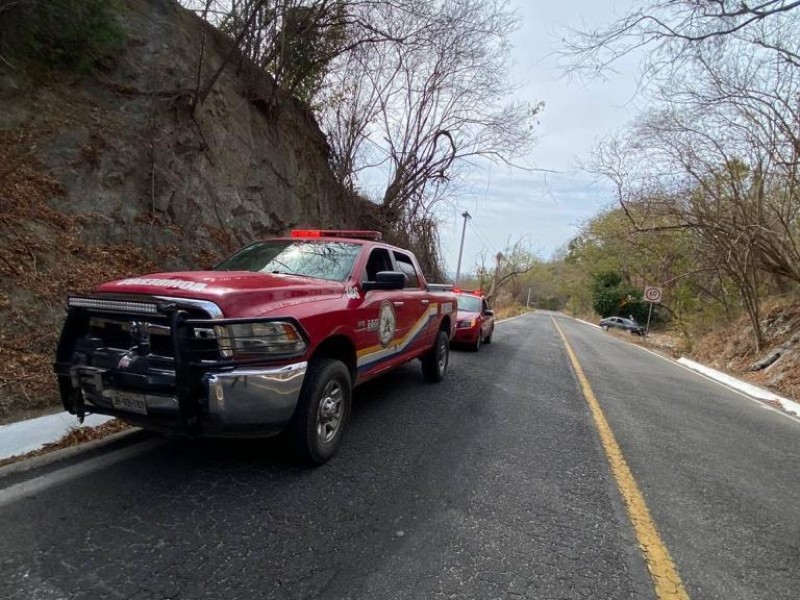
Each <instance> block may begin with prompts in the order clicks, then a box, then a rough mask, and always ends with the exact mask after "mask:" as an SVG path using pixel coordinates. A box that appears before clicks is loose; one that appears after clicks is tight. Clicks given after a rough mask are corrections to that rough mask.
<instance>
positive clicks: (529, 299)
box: [525, 288, 531, 308]
mask: <svg viewBox="0 0 800 600" xmlns="http://www.w3.org/2000/svg"><path fill="white" fill-rule="evenodd" d="M530 307H531V288H528V300H527V302H525V308H530Z"/></svg>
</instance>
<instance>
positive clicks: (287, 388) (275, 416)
mask: <svg viewBox="0 0 800 600" xmlns="http://www.w3.org/2000/svg"><path fill="white" fill-rule="evenodd" d="M307 368H308V363H307V362H305V361H303V362H298V363H293V364H289V365H285V366H282V367H272V368H257V369H254V368H249V369H234V370H233V371H227V372H219V373H207V374H205V375H203V377H202V389H203V390H204V395H205V398H198V401H200V402H201V404H205V405H206V406H204V407H203V408H202V409H201V410H200V423H199V425H200V427H199V428H198V429H197V430H196V431H193V434H197V435H201V436H212V437H256V436H268V435H272V434H275V433H278V432H280V431H281V430H283V429H284V428H285V427H286V425H287V424H288V423H289V421H290V420H291V418H292V415H293V414H294V410H295V407H296V406H297V400H298V398H299V396H300V390H301V388H302V386H303V380H304V379H305V374H306V370H307ZM76 369H77V371H73V373H74V374H73V379H74V380H75V382H76V388H77V389H80V390H81V393H82V394H83V399H84V401H85V403H86V410H87V412H96V413H100V414H108V415H113V416H116V417H118V418H120V419H123V420H125V421H128V422H130V423H133V424H135V425H138V426H140V427H144V428H147V429H156V430H159V431H181V430H182V426H181V420H180V404H179V402H178V398H177V397H176V396H174V395H169V394H163V393H158V394H156V393H148V392H146V391H133V390H117V389H114V388H111V387H105V386H104V385H103V383H102V379H103V377H102V370H101V369H93V368H92V367H77V368H76Z"/></svg>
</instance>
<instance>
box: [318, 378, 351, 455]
mask: <svg viewBox="0 0 800 600" xmlns="http://www.w3.org/2000/svg"><path fill="white" fill-rule="evenodd" d="M343 411H344V392H343V391H342V386H340V385H339V384H338V383H337V382H336V381H329V382H328V383H327V385H326V386H325V389H324V390H323V391H322V398H321V399H320V401H319V407H318V408H317V439H318V440H319V441H320V442H322V443H323V444H327V443H329V442H330V441H331V440H332V439H333V438H335V437H336V434H337V433H338V432H339V428H340V427H341V425H342V416H343Z"/></svg>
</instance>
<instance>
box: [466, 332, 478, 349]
mask: <svg viewBox="0 0 800 600" xmlns="http://www.w3.org/2000/svg"><path fill="white" fill-rule="evenodd" d="M469 349H470V350H472V351H473V352H477V351H478V350H480V349H481V332H480V331H479V332H478V336H477V337H476V338H475V342H473V344H472V345H471V346H470V347H469Z"/></svg>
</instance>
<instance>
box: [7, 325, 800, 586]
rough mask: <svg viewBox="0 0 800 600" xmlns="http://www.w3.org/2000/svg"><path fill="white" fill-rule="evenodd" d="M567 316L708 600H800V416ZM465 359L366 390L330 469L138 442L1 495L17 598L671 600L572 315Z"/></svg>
mask: <svg viewBox="0 0 800 600" xmlns="http://www.w3.org/2000/svg"><path fill="white" fill-rule="evenodd" d="M555 321H557V322H558V324H559V326H560V327H561V329H562V330H563V332H564V334H565V335H566V337H567V339H568V341H569V344H570V345H571V346H572V348H573V349H574V351H575V353H576V355H577V357H578V360H579V362H580V363H581V365H582V368H583V371H584V372H585V374H586V376H587V378H588V380H589V383H590V385H591V387H592V389H593V390H594V394H595V395H596V397H597V400H598V402H599V405H600V407H601V408H602V411H603V412H604V414H605V417H606V418H607V420H608V424H609V426H610V429H611V430H612V431H613V434H614V436H615V437H616V440H617V442H618V443H619V447H620V448H621V450H622V452H623V454H624V457H625V459H626V460H627V463H628V465H629V466H630V470H631V473H632V475H633V478H634V479H635V481H636V483H638V486H639V488H640V489H641V491H642V494H643V497H644V500H645V502H646V503H647V506H648V508H649V511H650V514H651V515H652V519H653V521H654V523H655V525H656V527H657V528H658V530H659V531H660V533H661V537H662V539H663V543H664V545H665V546H666V548H667V549H668V551H669V553H670V554H671V556H672V558H673V560H674V563H675V566H676V568H677V570H678V572H679V573H680V576H681V577H682V579H683V583H684V585H685V589H686V592H687V595H688V597H690V598H692V599H712V598H719V599H723V598H724V599H725V600H738V599H742V600H744V599H747V600H753V599H759V598H764V599H770V600H772V599H780V598H787V599H792V600H795V599H796V598H798V597H800V525H798V522H800V510H799V509H800V476H799V475H798V468H799V465H800V421H798V420H795V419H791V418H789V417H786V416H784V415H782V414H779V413H777V412H776V411H774V410H771V409H768V408H765V407H764V406H763V405H761V404H758V403H755V402H753V401H751V400H749V399H746V398H744V397H742V396H740V395H738V394H737V393H735V392H732V391H729V390H727V389H726V388H723V387H721V386H719V385H717V384H715V383H713V382H710V381H709V380H707V379H705V378H703V377H702V376H699V375H697V374H694V373H692V372H689V371H687V370H685V369H683V368H682V367H680V366H678V365H675V364H673V363H671V362H669V361H667V360H664V359H662V358H659V357H657V356H654V355H651V354H649V353H647V352H645V351H643V350H641V349H639V348H635V347H632V346H630V345H628V344H626V343H625V342H624V341H622V340H619V339H617V338H615V337H613V336H611V335H608V334H605V333H603V332H602V331H600V330H597V329H594V328H592V327H589V326H587V325H585V324H581V323H576V322H574V321H571V320H569V319H567V318H564V317H556V318H555ZM451 356H452V361H451V370H450V373H449V375H448V377H447V379H446V380H445V381H444V382H442V383H441V384H438V385H431V384H425V383H423V382H422V378H421V376H420V370H419V366H418V363H416V362H415V363H412V364H410V365H408V366H407V367H404V368H402V369H400V370H399V371H397V372H394V373H392V374H389V375H387V376H385V377H383V378H381V379H379V380H377V381H375V382H372V383H370V384H368V385H366V386H364V387H362V388H360V389H359V390H358V391H357V393H356V402H355V406H354V411H353V417H352V421H351V427H350V430H349V432H348V435H347V438H346V440H345V444H344V446H343V448H342V450H341V451H340V453H339V454H338V455H337V457H335V458H334V459H333V460H332V461H331V462H329V463H328V464H326V465H324V466H322V467H320V468H317V469H302V468H299V467H297V466H294V465H293V464H292V463H291V461H290V460H289V459H288V458H287V457H286V456H285V455H284V454H283V450H282V447H281V446H280V444H277V443H275V442H267V443H264V442H235V441H226V442H221V441H202V442H189V441H182V440H175V439H172V440H162V439H160V438H157V437H148V436H144V435H141V436H139V437H138V438H136V439H134V440H133V441H129V442H128V443H127V445H126V446H125V447H111V448H108V449H106V450H104V451H103V452H102V453H100V454H99V455H98V454H93V455H89V456H83V457H81V458H79V459H76V460H74V461H72V462H70V463H67V464H65V465H64V464H62V465H58V466H53V467H50V468H49V469H47V470H45V471H39V472H34V473H29V474H25V475H17V476H12V477H7V478H5V479H3V480H0V539H1V540H2V543H1V544H0V574H2V577H0V598H7V599H17V598H18V599H25V600H35V599H51V598H53V599H55V598H126V599H150V598H159V599H161V598H189V599H194V598H215V599H217V598H224V599H234V598H296V599H300V598H304V599H316V598H319V599H338V598H352V599H356V598H358V599H364V600H367V599H370V600H372V599H393V598H404V599H405V598H413V599H418V598H419V599H427V598H475V599H480V600H485V599H486V600H488V599H493V598H536V599H565V598H593V599H614V600H617V599H619V600H622V599H626V598H637V599H638V598H642V599H652V598H656V592H655V591H654V585H653V581H652V579H651V577H650V575H649V573H648V568H647V566H646V564H645V559H644V558H643V554H642V552H641V550H640V543H639V541H638V540H637V537H636V533H635V531H634V528H633V527H632V525H631V522H630V520H629V517H628V514H627V512H626V508H625V504H624V502H623V499H622V496H621V493H620V489H619V487H618V484H617V481H616V480H615V478H614V477H613V476H612V474H611V471H610V470H609V463H608V460H607V458H606V453H605V450H604V447H603V445H602V443H601V438H600V436H599V434H598V429H597V426H596V425H595V421H594V420H593V418H592V415H591V413H590V410H589V405H588V404H587V400H586V398H585V397H584V393H583V391H582V389H581V387H580V385H579V384H578V381H577V380H576V377H575V374H574V371H573V368H572V366H571V364H570V361H569V358H568V355H567V353H566V351H565V345H564V342H563V341H562V339H561V337H560V335H559V333H558V331H557V330H556V327H555V325H554V319H553V318H552V317H551V316H550V315H548V314H545V313H536V314H533V315H528V316H525V317H522V318H519V319H515V320H512V321H508V322H505V323H502V324H500V325H498V327H497V331H496V333H495V336H494V339H493V343H492V344H491V345H489V346H484V347H482V348H481V350H480V352H479V353H477V354H473V353H468V352H454V353H453V354H452V355H451ZM134 442H135V443H134ZM31 478H33V479H31ZM20 485H26V486H28V488H26V489H27V491H26V493H24V494H19V493H18V492H15V491H14V490H19V489H20V488H19V486H20ZM15 486H16V487H15Z"/></svg>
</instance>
